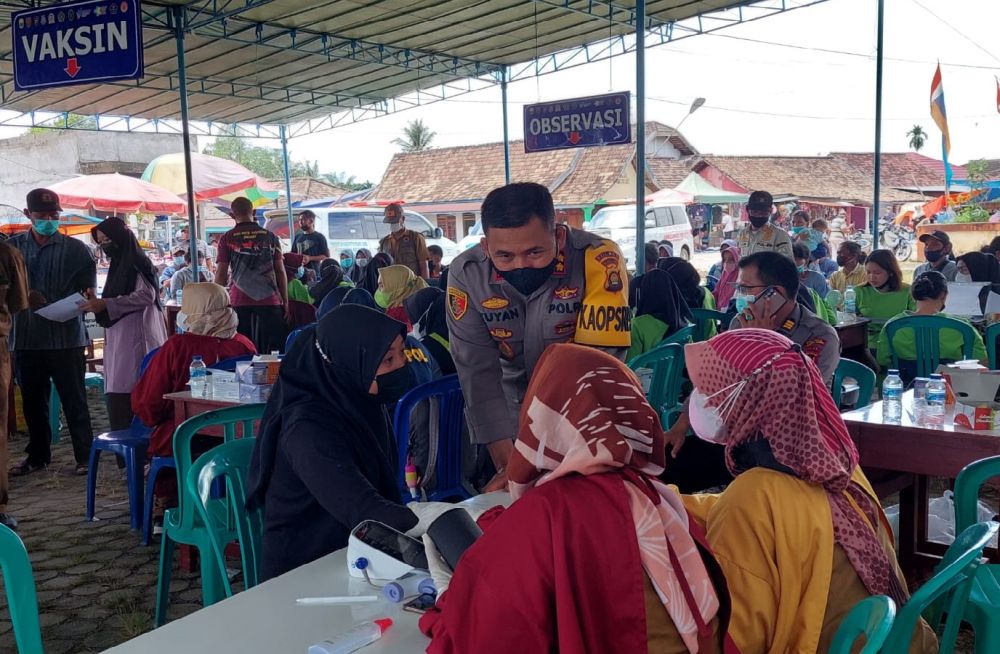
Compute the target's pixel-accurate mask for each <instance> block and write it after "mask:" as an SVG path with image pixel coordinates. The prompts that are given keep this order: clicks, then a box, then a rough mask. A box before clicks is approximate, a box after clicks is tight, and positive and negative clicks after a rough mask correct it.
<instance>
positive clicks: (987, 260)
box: [955, 252, 1000, 315]
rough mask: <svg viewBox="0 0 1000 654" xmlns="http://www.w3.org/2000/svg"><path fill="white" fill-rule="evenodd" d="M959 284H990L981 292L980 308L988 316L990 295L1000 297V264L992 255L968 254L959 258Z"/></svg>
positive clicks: (957, 279)
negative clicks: (987, 308) (987, 305)
mask: <svg viewBox="0 0 1000 654" xmlns="http://www.w3.org/2000/svg"><path fill="white" fill-rule="evenodd" d="M957 261H958V276H957V277H956V278H955V281H957V282H989V284H987V285H986V286H984V287H983V288H982V290H981V291H979V307H980V310H982V312H983V315H986V303H987V302H988V301H989V298H990V293H996V294H998V295H1000V262H998V261H997V258H996V257H995V256H993V255H991V254H985V253H983V252H968V253H966V254H963V255H962V256H960V257H958V259H957Z"/></svg>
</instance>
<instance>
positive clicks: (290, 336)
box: [285, 327, 305, 354]
mask: <svg viewBox="0 0 1000 654" xmlns="http://www.w3.org/2000/svg"><path fill="white" fill-rule="evenodd" d="M303 329H305V327H296V328H295V329H293V330H292V331H290V332H288V337H287V338H285V354H288V351H289V350H290V349H292V343H294V342H295V339H296V338H297V337H298V335H299V334H300V333H301V332H302V330H303Z"/></svg>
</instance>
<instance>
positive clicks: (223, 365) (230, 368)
mask: <svg viewBox="0 0 1000 654" xmlns="http://www.w3.org/2000/svg"><path fill="white" fill-rule="evenodd" d="M252 360H253V355H252V354H241V355H239V356H236V357H229V358H228V359H223V360H222V361H219V362H217V363H216V364H215V365H214V366H209V367H210V368H214V369H216V370H225V371H226V372H235V371H236V364H237V363H243V362H244V361H252Z"/></svg>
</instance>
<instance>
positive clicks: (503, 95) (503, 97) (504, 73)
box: [500, 66, 510, 184]
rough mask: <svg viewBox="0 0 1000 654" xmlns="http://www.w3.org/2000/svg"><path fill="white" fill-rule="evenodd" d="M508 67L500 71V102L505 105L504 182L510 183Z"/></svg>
mask: <svg viewBox="0 0 1000 654" xmlns="http://www.w3.org/2000/svg"><path fill="white" fill-rule="evenodd" d="M508 74H509V73H508V68H507V66H504V67H503V69H501V71H500V75H501V77H500V104H501V106H502V107H503V183H504V184H510V132H509V131H508V129H507V77H508Z"/></svg>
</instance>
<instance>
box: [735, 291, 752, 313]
mask: <svg viewBox="0 0 1000 654" xmlns="http://www.w3.org/2000/svg"><path fill="white" fill-rule="evenodd" d="M733 299H735V300H736V313H743V312H744V311H746V308H747V307H748V306H750V305H751V304H753V302H752V300H753V296H752V295H743V294H740V293H738V294H736V295H734V296H733Z"/></svg>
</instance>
